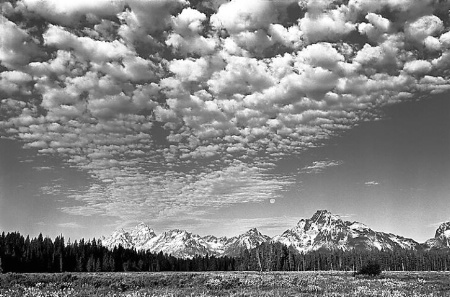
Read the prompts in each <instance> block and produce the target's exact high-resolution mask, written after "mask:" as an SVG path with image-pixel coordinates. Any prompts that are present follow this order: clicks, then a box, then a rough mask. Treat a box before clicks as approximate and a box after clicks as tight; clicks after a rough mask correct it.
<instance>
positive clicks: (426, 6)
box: [0, 0, 450, 220]
mask: <svg viewBox="0 0 450 297" xmlns="http://www.w3.org/2000/svg"><path fill="white" fill-rule="evenodd" d="M1 5H2V14H3V15H2V16H1V18H2V19H1V27H2V28H1V29H2V30H0V37H1V43H2V47H1V48H0V61H1V66H2V67H3V68H2V72H1V74H0V75H1V82H0V96H1V97H0V116H1V117H0V129H1V133H2V136H3V135H4V136H6V137H9V138H15V139H17V140H20V141H23V142H24V143H25V144H24V145H25V147H27V148H33V149H37V150H38V151H39V152H40V153H41V154H51V155H53V154H54V155H58V156H59V157H61V158H62V159H63V160H65V161H66V162H67V163H68V164H69V165H70V166H73V167H76V168H78V169H80V170H83V171H84V172H86V173H87V174H89V175H90V177H91V178H92V184H91V185H90V187H89V188H88V189H87V190H86V191H76V192H66V193H64V191H63V190H64V189H61V188H59V187H57V186H52V187H48V188H44V189H43V192H46V193H54V192H55V191H59V192H58V193H59V194H60V195H62V196H64V197H67V199H68V200H69V201H72V202H73V203H72V204H70V203H69V204H68V205H69V206H67V204H66V205H65V206H63V207H62V211H64V212H67V213H71V214H77V215H95V214H99V215H105V216H106V215H109V216H113V217H118V218H121V219H123V220H132V219H135V218H136V216H140V217H144V216H148V215H150V214H151V215H153V216H154V217H155V218H163V217H165V216H168V215H171V216H176V215H177V214H180V213H186V212H189V213H195V214H199V215H203V214H204V213H205V212H207V210H208V209H217V208H220V207H223V206H229V205H232V204H238V203H245V202H255V203H256V202H262V201H264V200H266V199H268V198H269V197H278V196H277V195H278V194H279V193H280V191H283V190H285V189H287V188H288V187H289V186H290V185H292V180H290V179H289V178H287V177H285V176H279V175H276V174H274V172H276V165H277V161H278V160H280V159H283V158H286V157H288V156H289V157H291V156H293V155H297V154H301V153H302V152H303V151H304V150H306V149H308V148H311V147H315V146H318V145H321V144H322V143H323V142H324V140H326V139H328V138H331V137H333V136H335V135H337V134H338V133H339V132H340V131H343V130H346V129H351V128H352V127H353V126H354V125H356V124H358V123H360V122H361V121H365V120H370V119H372V118H374V117H376V113H377V111H378V110H379V108H381V107H383V106H385V105H387V104H393V103H397V102H401V101H404V100H409V98H411V97H413V96H414V94H416V93H418V92H422V93H437V92H444V91H447V90H449V89H450V84H449V82H450V77H449V73H448V71H447V69H448V67H449V66H450V51H449V48H450V35H449V34H450V33H449V32H448V31H449V28H448V26H447V24H448V21H449V20H448V15H446V14H443V13H442V11H448V9H449V8H450V5H449V4H447V3H444V2H443V1H432V0H427V1H422V0H421V1H419V0H417V1H407V0H396V1H387V0H383V1H372V0H358V1H357V0H350V1H306V0H305V1H294V0H283V1H261V0H251V1H238V0H233V1H221V0H220V1H213V2H205V1H204V2H202V3H199V4H198V5H195V7H194V6H192V5H190V3H189V2H188V1H185V0H158V1H153V0H152V1H140V0H123V1H122V0H120V1H75V2H73V3H65V2H62V1H56V0H55V1H53V0H40V1H35V0H22V1H15V2H14V3H12V2H11V3H9V2H8V3H2V4H1ZM18 20H21V21H18ZM36 24H37V25H36ZM340 164H341V162H339V161H316V162H314V163H313V164H311V165H309V166H306V167H304V168H302V169H300V172H321V171H322V170H324V169H326V168H329V167H333V166H338V165H340ZM269 169H270V170H269ZM224 185H227V186H224ZM277 193H278V194H277ZM280 197H281V196H280ZM75 202H76V203H75Z"/></svg>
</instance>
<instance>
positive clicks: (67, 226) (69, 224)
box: [57, 222, 86, 229]
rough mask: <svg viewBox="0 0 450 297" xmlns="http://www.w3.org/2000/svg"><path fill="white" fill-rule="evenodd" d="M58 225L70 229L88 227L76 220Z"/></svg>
mask: <svg viewBox="0 0 450 297" xmlns="http://www.w3.org/2000/svg"><path fill="white" fill-rule="evenodd" d="M57 226H58V227H61V228H70V229H80V228H81V229H85V228H86V227H85V226H82V225H80V224H78V223H75V222H68V223H60V224H57Z"/></svg>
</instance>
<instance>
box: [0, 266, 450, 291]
mask: <svg viewBox="0 0 450 297" xmlns="http://www.w3.org/2000/svg"><path fill="white" fill-rule="evenodd" d="M10 296H12V297H16V296H17V297H19V296H20V297H22V296H23V297H66V296H105V297H122V296H123V297H175V296H176V297H178V296H180V297H181V296H200V297H210V296H211V297H212V296H236V297H237V296H247V297H257V296H280V297H281V296H304V297H308V296H335V297H338V296H394V297H401V296H405V297H411V296H416V297H422V296H423V297H425V296H427V297H430V296H450V272H383V273H382V275H381V276H379V277H375V278H371V277H356V278H355V277H353V276H352V273H351V272H337V271H331V272H330V271H322V272H263V273H258V272H197V273H195V272H194V273H192V272H186V273H184V272H170V273H166V272H160V273H144V272H139V273H137V272H136V273H61V274H14V273H8V274H3V275H0V297H10Z"/></svg>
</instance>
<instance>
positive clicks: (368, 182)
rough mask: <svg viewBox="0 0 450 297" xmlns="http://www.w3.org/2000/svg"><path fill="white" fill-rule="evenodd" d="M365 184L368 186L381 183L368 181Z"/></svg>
mask: <svg viewBox="0 0 450 297" xmlns="http://www.w3.org/2000/svg"><path fill="white" fill-rule="evenodd" d="M364 184H365V185H366V186H377V185H379V184H380V183H379V182H377V181H367V182H365V183H364Z"/></svg>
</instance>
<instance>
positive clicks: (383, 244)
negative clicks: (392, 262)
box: [272, 210, 418, 253]
mask: <svg viewBox="0 0 450 297" xmlns="http://www.w3.org/2000/svg"><path fill="white" fill-rule="evenodd" d="M272 240H273V241H278V242H281V243H283V244H285V245H287V246H292V247H294V248H296V249H297V250H298V251H299V252H302V253H305V252H310V251H314V250H319V249H329V250H351V249H365V250H367V249H369V250H372V249H377V250H393V249H413V248H415V247H416V246H417V245H418V243H417V242H415V241H414V240H412V239H407V238H403V237H400V236H396V235H393V234H386V233H383V232H376V231H373V230H372V229H370V228H369V227H367V226H366V225H364V224H361V223H358V222H348V221H343V220H342V219H341V218H340V217H339V216H338V215H334V214H332V213H331V212H329V211H327V210H318V211H317V212H316V213H315V214H314V215H313V216H312V217H311V218H310V219H302V220H300V221H299V222H298V224H297V226H296V227H294V228H293V229H290V230H286V231H285V232H284V233H283V234H282V235H280V236H276V237H274V238H273V239H272Z"/></svg>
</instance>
